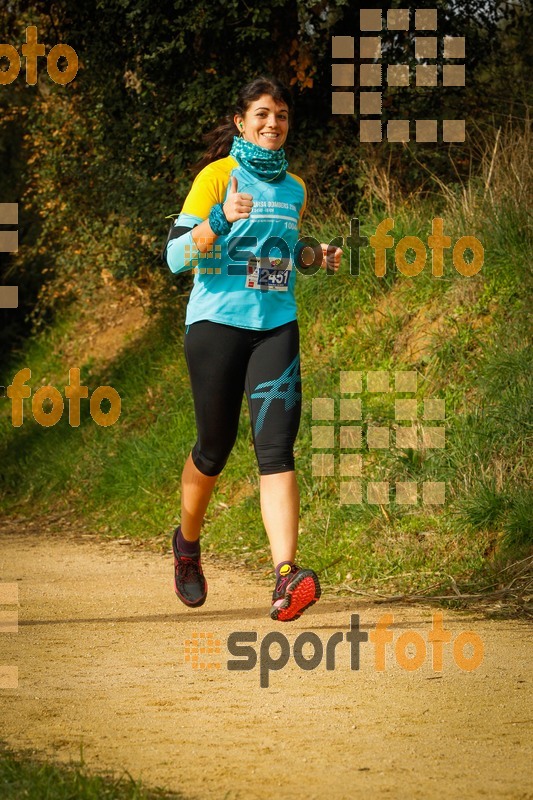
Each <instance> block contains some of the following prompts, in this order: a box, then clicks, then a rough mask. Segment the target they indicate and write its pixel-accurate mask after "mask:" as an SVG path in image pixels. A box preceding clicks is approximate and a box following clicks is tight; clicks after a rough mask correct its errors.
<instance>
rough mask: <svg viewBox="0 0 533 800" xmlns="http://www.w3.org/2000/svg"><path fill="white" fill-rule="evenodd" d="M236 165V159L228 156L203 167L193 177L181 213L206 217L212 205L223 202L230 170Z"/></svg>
mask: <svg viewBox="0 0 533 800" xmlns="http://www.w3.org/2000/svg"><path fill="white" fill-rule="evenodd" d="M237 166H238V164H237V161H235V159H234V158H233V157H230V156H228V157H227V158H223V159H220V160H219V161H214V162H213V163H212V164H208V165H207V166H206V167H204V168H203V170H202V171H201V172H199V173H198V175H197V176H196V178H195V179H194V181H193V185H192V186H191V189H190V192H189V194H188V195H187V197H186V198H185V202H184V204H183V208H182V212H181V213H182V214H190V215H191V216H193V217H200V218H201V219H202V220H204V219H207V217H208V216H209V212H210V211H211V209H212V208H213V206H215V205H216V204H217V203H223V202H224V199H225V196H226V190H227V188H228V184H229V182H230V173H231V170H232V169H234V167H237Z"/></svg>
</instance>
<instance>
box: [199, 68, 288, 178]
mask: <svg viewBox="0 0 533 800" xmlns="http://www.w3.org/2000/svg"><path fill="white" fill-rule="evenodd" d="M264 94H268V95H270V96H271V97H272V98H273V99H274V100H275V101H276V102H277V103H285V104H286V106H287V108H288V109H289V119H290V118H291V112H292V108H293V100H292V95H291V92H290V90H289V89H288V88H287V86H285V84H283V83H282V82H281V81H279V80H278V79H277V78H272V77H269V76H267V75H260V76H259V77H258V78H255V79H254V80H253V81H251V82H250V83H247V84H246V86H243V88H242V89H241V90H240V92H239V94H238V97H237V101H236V103H235V105H234V106H233V111H232V113H230V114H227V115H226V116H225V117H224V121H223V122H222V123H220V124H219V125H218V126H217V127H216V128H215V129H214V130H212V131H211V132H210V133H206V134H204V136H203V137H202V138H203V140H204V141H205V142H206V144H207V150H206V151H205V153H204V155H203V156H202V158H201V159H200V161H198V162H197V163H196V164H195V165H194V167H193V170H194V173H195V174H198V172H200V170H202V169H203V168H204V167H206V166H207V165H208V164H210V163H211V162H212V161H216V160H217V159H219V158H224V157H225V156H227V155H229V151H230V150H231V145H232V144H233V137H234V136H238V135H239V130H238V128H237V126H236V125H235V122H234V121H233V117H234V116H235V114H239V115H240V116H244V115H245V113H246V111H247V110H248V107H249V106H250V104H251V103H252V102H253V101H254V100H259V98H260V97H262V96H263V95H264Z"/></svg>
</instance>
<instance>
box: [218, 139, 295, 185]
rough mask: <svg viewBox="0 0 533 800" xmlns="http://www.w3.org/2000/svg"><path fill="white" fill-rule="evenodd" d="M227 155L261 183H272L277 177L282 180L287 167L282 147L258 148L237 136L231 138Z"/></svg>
mask: <svg viewBox="0 0 533 800" xmlns="http://www.w3.org/2000/svg"><path fill="white" fill-rule="evenodd" d="M229 154H230V156H233V157H234V158H236V159H237V161H238V162H239V164H242V166H243V167H244V168H245V169H247V170H248V171H249V172H251V173H253V174H254V175H256V176H257V177H258V178H260V179H261V180H263V181H273V180H275V179H276V178H278V177H279V178H280V179H281V178H284V177H285V172H286V170H287V167H288V166H289V162H288V161H287V159H286V158H285V151H284V149H283V147H280V149H279V150H269V149H268V148H267V147H260V146H259V145H258V144H254V143H253V142H249V141H248V140H247V139H242V138H240V137H239V136H234V137H233V144H232V146H231V150H230V152H229Z"/></svg>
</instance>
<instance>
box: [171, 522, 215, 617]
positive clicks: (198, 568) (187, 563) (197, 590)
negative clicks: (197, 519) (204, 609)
mask: <svg viewBox="0 0 533 800" xmlns="http://www.w3.org/2000/svg"><path fill="white" fill-rule="evenodd" d="M177 534H178V531H177V529H176V530H175V531H174V535H173V537H172V550H173V552H174V591H175V592H176V594H177V596H178V597H179V599H180V600H181V602H182V603H185V605H186V606H190V607H191V608H197V607H198V606H202V605H203V604H204V603H205V598H206V597H207V581H206V579H205V577H204V573H203V571H202V564H201V561H200V556H198V557H197V558H191V557H189V556H183V555H181V553H179V552H178V546H177V543H176V536H177Z"/></svg>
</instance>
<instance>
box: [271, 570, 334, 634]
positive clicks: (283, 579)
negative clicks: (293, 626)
mask: <svg viewBox="0 0 533 800" xmlns="http://www.w3.org/2000/svg"><path fill="white" fill-rule="evenodd" d="M321 593H322V590H321V588H320V582H319V580H318V576H317V574H316V572H313V570H312V569H301V568H300V567H299V566H298V565H297V564H293V565H292V567H291V569H290V570H289V571H288V572H287V574H286V575H280V577H279V580H278V582H277V583H276V588H275V589H274V592H273V594H272V607H271V609H270V616H271V618H272V619H277V620H279V622H290V621H291V620H293V619H298V618H299V617H301V616H302V614H303V612H304V611H305V610H306V609H308V608H309V607H310V606H312V605H314V604H315V603H316V601H317V600H318V599H319V598H320V595H321Z"/></svg>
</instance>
